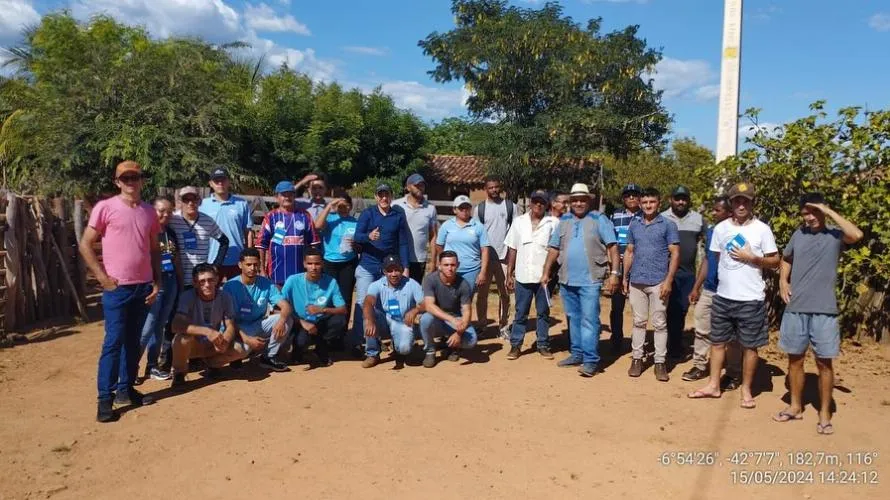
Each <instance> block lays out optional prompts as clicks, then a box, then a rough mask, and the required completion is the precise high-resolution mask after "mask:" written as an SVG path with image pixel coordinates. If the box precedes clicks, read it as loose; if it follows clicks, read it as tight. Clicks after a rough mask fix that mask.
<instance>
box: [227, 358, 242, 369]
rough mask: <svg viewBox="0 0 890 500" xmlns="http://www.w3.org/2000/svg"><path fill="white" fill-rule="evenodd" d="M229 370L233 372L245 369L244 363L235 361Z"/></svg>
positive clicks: (238, 360) (230, 364)
mask: <svg viewBox="0 0 890 500" xmlns="http://www.w3.org/2000/svg"><path fill="white" fill-rule="evenodd" d="M229 368H231V369H233V370H240V369H241V368H244V361H243V360H240V359H236V360H235V361H232V362H231V363H229Z"/></svg>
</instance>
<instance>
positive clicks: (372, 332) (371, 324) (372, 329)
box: [362, 295, 377, 337]
mask: <svg viewBox="0 0 890 500" xmlns="http://www.w3.org/2000/svg"><path fill="white" fill-rule="evenodd" d="M375 304H377V297H376V296H374V295H366V296H365V301H364V302H362V314H363V315H364V320H365V324H364V325H363V326H364V328H365V337H376V336H377V320H376V318H375V316H374V305H375Z"/></svg>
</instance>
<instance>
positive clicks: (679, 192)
mask: <svg viewBox="0 0 890 500" xmlns="http://www.w3.org/2000/svg"><path fill="white" fill-rule="evenodd" d="M691 194H692V193H690V192H689V188H687V187H686V186H677V187H675V188H674V190H673V191H672V192H671V198H676V197H677V196H685V197H687V198H688V197H689V196H690V195H691Z"/></svg>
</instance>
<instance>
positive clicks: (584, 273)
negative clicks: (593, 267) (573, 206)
mask: <svg viewBox="0 0 890 500" xmlns="http://www.w3.org/2000/svg"><path fill="white" fill-rule="evenodd" d="M587 217H592V218H595V219H596V222H597V233H599V237H600V241H602V242H603V245H606V246H609V245H611V244H613V243H617V241H618V240H617V239H616V238H615V226H613V225H612V222H611V221H610V220H609V218H608V217H606V216H605V215H603V214H601V213H599V212H589V213H588V214H587ZM583 220H584V219H579V218H578V217H576V216H575V215H574V214H571V213H569V214H566V215H563V216H562V218H561V219H560V221H570V222H571V224H572V228H571V231H572V237H571V239H570V240H569V247H568V251H567V255H566V256H565V258H564V262H565V265H566V266H567V273H568V274H567V275H568V283H566V284H567V285H569V286H590V285H594V284H596V283H598V282H599V280H597V281H596V282H595V281H593V280H592V279H591V278H590V267H589V266H588V262H589V260H588V258H587V247H586V246H585V245H584V232H583V231H582V222H583ZM550 246H551V247H553V248H559V231H553V234H552V235H551V236H550Z"/></svg>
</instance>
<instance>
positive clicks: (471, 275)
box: [457, 268, 482, 293]
mask: <svg viewBox="0 0 890 500" xmlns="http://www.w3.org/2000/svg"><path fill="white" fill-rule="evenodd" d="M481 271H482V268H479V269H476V270H473V271H463V272H461V271H458V272H457V275H458V276H460V277H461V278H463V279H464V280H466V282H467V284H468V285H470V293H476V278H478V277H479V273H480V272H481Z"/></svg>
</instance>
